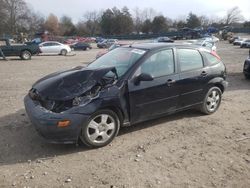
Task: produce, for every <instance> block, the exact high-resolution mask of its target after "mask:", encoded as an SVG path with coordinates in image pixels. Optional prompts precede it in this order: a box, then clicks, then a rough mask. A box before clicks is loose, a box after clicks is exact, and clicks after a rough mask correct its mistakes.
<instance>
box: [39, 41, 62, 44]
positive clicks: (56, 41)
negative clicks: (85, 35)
mask: <svg viewBox="0 0 250 188" xmlns="http://www.w3.org/2000/svg"><path fill="white" fill-rule="evenodd" d="M44 43H59V44H61V43H60V42H57V41H45V42H43V44H44Z"/></svg>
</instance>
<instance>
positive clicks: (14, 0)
mask: <svg viewBox="0 0 250 188" xmlns="http://www.w3.org/2000/svg"><path fill="white" fill-rule="evenodd" d="M3 4H4V7H5V10H6V16H7V18H6V27H7V29H8V31H9V33H11V34H15V33H17V32H18V27H21V28H22V27H23V26H24V25H26V23H27V22H26V21H27V18H28V13H29V8H28V6H27V4H26V2H25V1H24V0H3ZM1 6H2V5H1Z"/></svg>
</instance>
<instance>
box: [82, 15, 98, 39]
mask: <svg viewBox="0 0 250 188" xmlns="http://www.w3.org/2000/svg"><path fill="white" fill-rule="evenodd" d="M101 14H102V12H101V11H99V12H98V11H88V12H86V13H85V14H84V20H85V26H86V30H87V33H89V35H91V36H94V35H96V34H97V33H98V32H99V31H100V24H99V23H100V18H101Z"/></svg>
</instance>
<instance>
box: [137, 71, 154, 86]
mask: <svg viewBox="0 0 250 188" xmlns="http://www.w3.org/2000/svg"><path fill="white" fill-rule="evenodd" d="M152 80H154V78H153V76H152V75H150V74H147V73H141V74H140V75H138V76H136V77H135V78H134V84H135V85H139V83H140V82H141V81H152Z"/></svg>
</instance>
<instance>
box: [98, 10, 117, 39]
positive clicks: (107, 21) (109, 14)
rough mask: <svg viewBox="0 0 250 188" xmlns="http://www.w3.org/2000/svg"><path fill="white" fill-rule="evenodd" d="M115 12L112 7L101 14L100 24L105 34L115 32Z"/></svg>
mask: <svg viewBox="0 0 250 188" xmlns="http://www.w3.org/2000/svg"><path fill="white" fill-rule="evenodd" d="M113 25H114V14H113V11H112V10H111V9H107V10H106V11H104V12H103V14H102V16H101V21H100V26H101V30H102V33H103V34H106V35H111V34H113Z"/></svg>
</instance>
